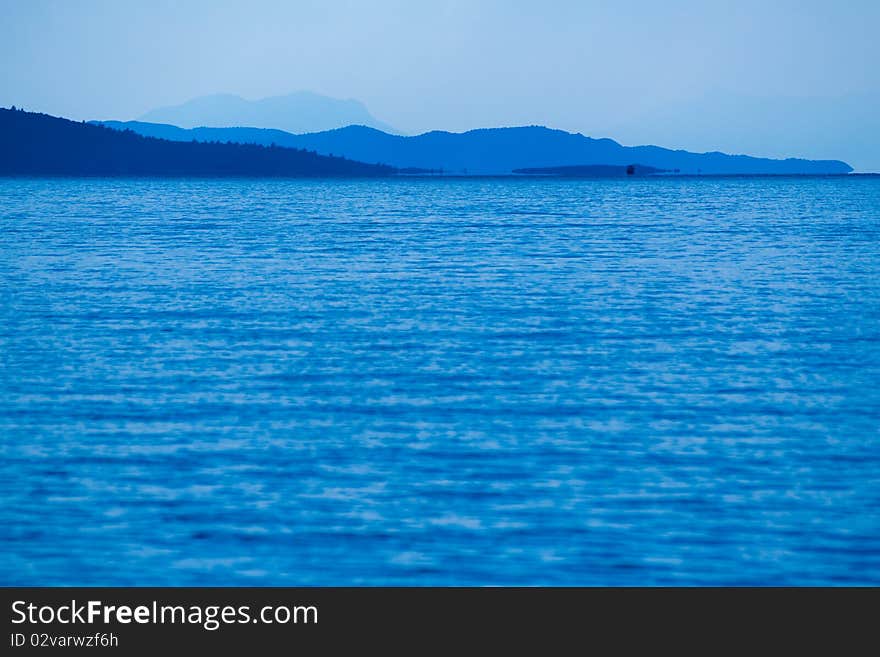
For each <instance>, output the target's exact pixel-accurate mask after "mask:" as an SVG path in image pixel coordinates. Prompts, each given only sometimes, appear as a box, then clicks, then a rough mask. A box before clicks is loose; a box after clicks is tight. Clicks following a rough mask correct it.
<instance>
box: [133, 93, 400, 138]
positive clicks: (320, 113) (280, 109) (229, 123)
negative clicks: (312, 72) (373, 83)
mask: <svg viewBox="0 0 880 657" xmlns="http://www.w3.org/2000/svg"><path fill="white" fill-rule="evenodd" d="M139 121H143V122H147V123H165V124H170V125H175V126H178V127H180V128H200V127H208V128H237V127H245V126H247V127H253V128H276V129H279V130H284V131H286V132H291V133H294V134H304V133H311V132H323V131H325V130H332V129H334V128H341V127H344V126H347V125H352V124H360V125H364V126H367V127H371V128H375V129H377V130H382V131H383V132H388V133H395V132H396V131H395V130H394V129H393V128H392V127H391V126H389V125H387V124H386V123H383V122H382V121H379V120H378V119H377V118H375V117H374V116H373V115H372V114H370V112H369V110H367V108H366V106H365V105H364V104H363V103H361V102H360V101H358V100H355V99H353V98H348V99H339V98H331V97H329V96H322V95H321V94H317V93H314V92H312V91H294V92H291V93H289V94H285V95H282V96H269V97H267V98H260V99H257V100H247V99H246V98H242V97H241V96H237V95H235V94H230V93H217V94H210V95H207V96H199V97H198V98H193V99H191V100H188V101H186V102H185V103H181V104H179V105H171V106H168V107H160V108H157V109H154V110H151V111H149V112H147V113H146V114H144V115H143V116H141V117H140V118H139Z"/></svg>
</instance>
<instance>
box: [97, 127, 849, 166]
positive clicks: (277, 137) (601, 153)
mask: <svg viewBox="0 0 880 657" xmlns="http://www.w3.org/2000/svg"><path fill="white" fill-rule="evenodd" d="M97 123H100V124H102V125H105V126H108V127H112V128H116V129H131V130H133V131H135V132H137V133H139V134H143V135H148V136H151V137H161V138H163V139H172V140H180V141H190V140H192V139H196V140H199V141H214V140H219V141H233V142H240V143H254V144H265V145H268V144H270V143H275V144H277V145H279V146H287V147H290V148H305V149H307V150H312V151H315V152H316V153H322V154H325V155H326V154H330V153H333V154H336V155H344V156H345V157H348V158H351V159H353V160H358V161H361V162H384V163H387V164H389V165H391V166H394V167H397V168H399V169H404V168H418V169H440V170H442V171H443V172H444V173H447V174H464V173H468V174H477V175H480V174H488V175H509V174H511V173H512V172H513V171H514V170H515V169H526V168H545V167H564V166H588V165H604V166H627V165H629V164H633V163H638V164H641V165H642V166H645V167H653V168H656V169H664V170H666V171H669V172H677V173H681V174H689V175H701V174H702V175H730V174H746V175H749V174H761V175H773V174H781V175H792V174H820V175H827V174H843V173H849V172H851V171H852V167H850V166H849V164H847V163H846V162H841V161H839V160H805V159H798V158H789V159H785V160H773V159H768V158H758V157H751V156H748V155H728V154H725V153H719V152H710V153H691V152H688V151H683V150H671V149H668V148H661V147H659V146H623V145H621V144H619V143H617V142H616V141H614V140H612V139H593V138H591V137H586V136H584V135H582V134H574V133H569V132H565V131H563V130H554V129H551V128H545V127H542V126H526V127H514V128H484V129H479V130H470V131H468V132H462V133H452V132H443V131H439V130H435V131H433V132H426V133H424V134H421V135H416V136H411V137H405V136H400V135H392V134H388V133H385V132H382V131H381V130H376V129H374V128H370V127H367V126H362V125H351V126H347V127H345V128H338V129H335V130H326V131H324V132H315V133H308V134H292V133H289V132H284V131H283V130H272V129H264V128H252V127H231V128H206V127H202V128H194V129H183V128H180V127H177V126H173V125H163V124H154V123H143V122H139V121H132V122H118V121H103V122H97ZM676 170H677V171H676Z"/></svg>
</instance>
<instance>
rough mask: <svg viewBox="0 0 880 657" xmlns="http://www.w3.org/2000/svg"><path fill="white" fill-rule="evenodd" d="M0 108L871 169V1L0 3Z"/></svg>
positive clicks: (878, 148)
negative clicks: (592, 142) (329, 100)
mask: <svg viewBox="0 0 880 657" xmlns="http://www.w3.org/2000/svg"><path fill="white" fill-rule="evenodd" d="M0 17H2V20H0V105H3V106H9V105H12V104H15V105H19V106H24V107H25V108H26V109H30V110H39V111H45V112H48V113H51V114H58V115H63V116H68V117H71V118H75V119H92V118H102V119H131V118H136V117H138V116H139V115H141V114H143V113H144V112H146V111H147V110H149V109H152V108H154V107H158V106H162V105H170V104H177V103H180V102H183V101H185V100H188V99H190V98H193V97H195V96H200V95H204V94H212V93H219V92H227V93H235V94H239V95H242V96H244V97H246V98H260V97H264V96H271V95H280V94H285V93H289V92H292V91H297V90H309V91H314V92H317V93H322V94H326V95H330V96H334V97H338V98H357V99H358V100H361V101H363V102H364V103H365V104H366V105H367V107H368V108H369V109H370V111H371V112H372V113H373V114H374V115H375V116H376V117H377V118H378V119H380V120H383V121H385V122H387V123H389V124H391V125H393V126H395V127H396V128H398V129H399V130H401V131H404V132H420V131H424V130H429V129H446V130H455V131H459V130H465V129H469V128H474V127H485V126H495V125H522V124H543V125H549V126H552V127H559V128H563V129H566V130H571V131H575V132H583V133H584V134H588V135H591V136H597V137H600V136H608V137H612V138H614V139H617V140H618V141H621V142H623V143H626V144H636V143H657V144H660V145H664V146H671V147H686V148H691V149H695V150H711V149H716V148H717V149H719V150H726V151H733V152H750V153H754V154H758V155H770V156H787V155H801V156H807V157H829V158H831V157H835V158H842V159H846V160H847V161H849V162H850V163H851V164H853V165H854V166H856V168H857V169H860V170H877V171H880V123H878V119H877V114H878V109H877V108H878V103H880V73H878V68H880V67H878V62H880V37H878V34H877V31H878V27H880V0H846V1H845V2H828V1H827V0H822V1H814V0H800V1H798V2H795V1H787V0H774V1H773V2H768V1H766V0H761V1H757V0H755V1H753V0H730V1H729V2H713V1H711V0H693V1H684V0H681V1H677V0H660V1H658V0H648V1H642V0H623V1H621V0H616V1H608V2H591V1H589V0H571V1H568V0H558V1H554V0H544V1H542V2H534V1H529V2H526V1H523V2H518V1H516V0H507V1H502V0H497V1H496V0H485V1H481V0H451V1H447V2H444V1H442V0H433V1H432V2H419V1H418V0H408V1H406V0H400V1H398V0H365V1H363V2H350V1H344V0H320V1H314V2H313V1H296V0H247V1H241V2H233V1H231V0H225V1H224V0H212V1H208V0H190V1H187V0H177V1H171V0H140V1H135V0H0Z"/></svg>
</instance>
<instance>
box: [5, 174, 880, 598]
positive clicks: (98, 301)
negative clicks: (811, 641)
mask: <svg viewBox="0 0 880 657" xmlns="http://www.w3.org/2000/svg"><path fill="white" fill-rule="evenodd" d="M0 231H2V232H0V584H5V585H11V584H116V585H128V584H168V585H184V584H192V585H222V584H230V585H240V584H253V585H269V584H279V585H281V584H284V585H292V584H404V585H408V584H413V585H416V584H554V585H558V584H880V178H865V177H862V178H853V177H850V178H779V179H772V178H729V179H663V180H605V181H603V180H595V181H589V180H587V181H552V180H503V179H461V180H419V179H410V180H387V181H382V180H378V181H376V180H373V181H329V182H324V181H305V182H303V181H278V180H275V181H262V180H234V181H229V180H218V181H197V180H150V179H142V180H120V179H117V180H65V179H56V180H50V179H45V180H44V179H29V180H10V179H5V180H0Z"/></svg>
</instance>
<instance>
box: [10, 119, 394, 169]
mask: <svg viewBox="0 0 880 657" xmlns="http://www.w3.org/2000/svg"><path fill="white" fill-rule="evenodd" d="M393 172H394V170H393V169H392V168H391V167H387V166H379V165H371V164H364V163H361V162H354V161H351V160H347V159H344V158H340V157H327V156H323V155H317V154H315V153H311V152H308V151H304V150H295V149H291V148H281V147H278V146H259V145H255V144H234V143H219V142H192V141H188V142H184V141H168V140H164V139H154V138H152V137H144V136H142V135H139V134H136V133H134V132H132V131H118V130H112V129H110V128H105V127H103V126H99V125H91V124H88V123H76V122H74V121H68V120H67V119H61V118H57V117H53V116H49V115H47V114H34V113H31V112H24V111H21V110H14V109H0V175H73V176H90V175H151V176H152V175H169V176H178V175H179V176H382V175H389V174H391V173H393Z"/></svg>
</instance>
